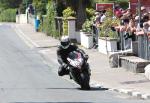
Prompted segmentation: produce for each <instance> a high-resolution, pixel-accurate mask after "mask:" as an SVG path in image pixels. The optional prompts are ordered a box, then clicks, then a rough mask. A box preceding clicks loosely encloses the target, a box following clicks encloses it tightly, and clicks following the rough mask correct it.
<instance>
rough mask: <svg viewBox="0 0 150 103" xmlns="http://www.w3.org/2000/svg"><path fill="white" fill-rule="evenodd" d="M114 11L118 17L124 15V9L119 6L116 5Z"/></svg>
mask: <svg viewBox="0 0 150 103" xmlns="http://www.w3.org/2000/svg"><path fill="white" fill-rule="evenodd" d="M114 13H115V16H116V17H117V18H120V17H121V16H122V9H121V8H120V7H119V6H116V7H115V10H114Z"/></svg>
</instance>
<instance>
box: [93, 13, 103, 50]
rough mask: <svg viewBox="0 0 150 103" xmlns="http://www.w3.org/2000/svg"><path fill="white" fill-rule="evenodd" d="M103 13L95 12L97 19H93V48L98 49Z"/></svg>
mask: <svg viewBox="0 0 150 103" xmlns="http://www.w3.org/2000/svg"><path fill="white" fill-rule="evenodd" d="M100 18H101V13H100V12H95V20H94V21H93V26H92V28H93V40H94V45H93V48H94V49H96V48H97V47H98V34H99V25H100Z"/></svg>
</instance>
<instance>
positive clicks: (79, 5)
mask: <svg viewBox="0 0 150 103" xmlns="http://www.w3.org/2000/svg"><path fill="white" fill-rule="evenodd" d="M55 1H56V4H57V5H63V6H64V7H68V6H70V7H72V8H73V9H74V11H75V12H76V18H77V29H78V30H79V29H81V28H82V24H83V23H84V21H85V20H86V7H88V6H89V5H91V4H92V2H93V1H92V0H55ZM57 7H58V6H57ZM64 7H63V8H64ZM57 10H59V8H57ZM61 10H62V9H61Z"/></svg>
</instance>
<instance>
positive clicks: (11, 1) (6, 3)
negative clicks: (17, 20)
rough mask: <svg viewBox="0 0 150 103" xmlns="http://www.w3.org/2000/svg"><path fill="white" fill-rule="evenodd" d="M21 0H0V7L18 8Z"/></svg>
mask: <svg viewBox="0 0 150 103" xmlns="http://www.w3.org/2000/svg"><path fill="white" fill-rule="evenodd" d="M21 3H22V0H0V6H1V8H18V7H19V5H20V4H21Z"/></svg>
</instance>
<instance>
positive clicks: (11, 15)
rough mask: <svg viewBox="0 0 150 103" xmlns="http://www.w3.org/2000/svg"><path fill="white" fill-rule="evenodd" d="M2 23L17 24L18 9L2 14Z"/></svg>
mask: <svg viewBox="0 0 150 103" xmlns="http://www.w3.org/2000/svg"><path fill="white" fill-rule="evenodd" d="M0 21H1V22H15V21H16V9H6V10H4V11H2V12H1V13H0Z"/></svg>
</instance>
